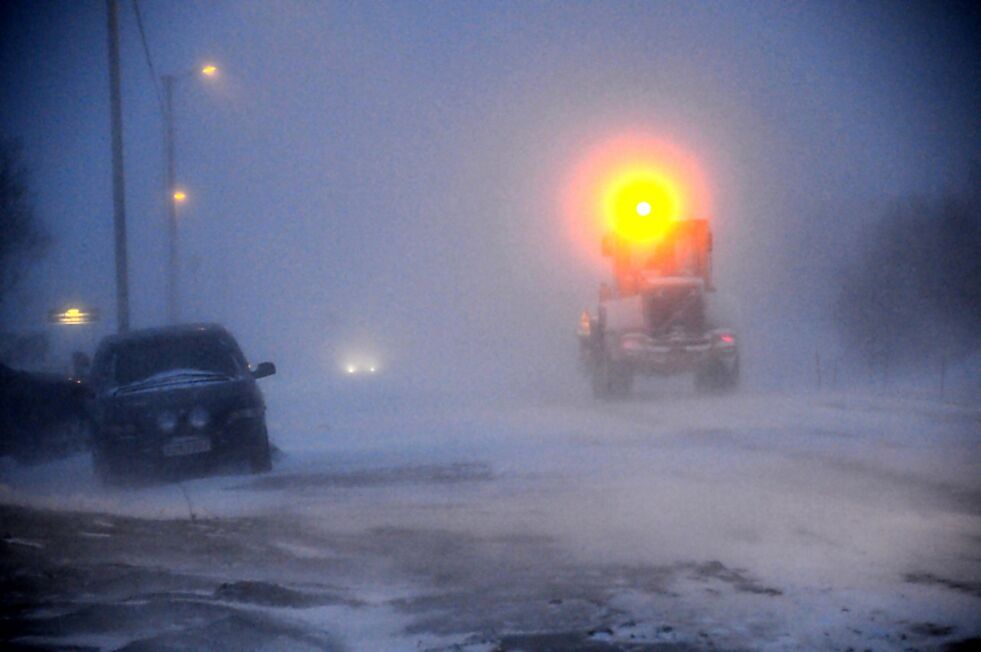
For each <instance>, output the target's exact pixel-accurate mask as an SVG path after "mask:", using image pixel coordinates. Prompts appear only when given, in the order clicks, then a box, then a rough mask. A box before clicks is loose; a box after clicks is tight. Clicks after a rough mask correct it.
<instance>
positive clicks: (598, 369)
mask: <svg viewBox="0 0 981 652" xmlns="http://www.w3.org/2000/svg"><path fill="white" fill-rule="evenodd" d="M612 366H613V365H612V363H611V362H610V358H609V357H607V356H606V355H605V354H603V355H601V356H600V358H599V360H597V361H596V362H595V363H594V364H593V373H592V376H591V380H592V385H593V396H594V397H595V398H599V399H607V398H610V397H611V396H612V395H613V374H612Z"/></svg>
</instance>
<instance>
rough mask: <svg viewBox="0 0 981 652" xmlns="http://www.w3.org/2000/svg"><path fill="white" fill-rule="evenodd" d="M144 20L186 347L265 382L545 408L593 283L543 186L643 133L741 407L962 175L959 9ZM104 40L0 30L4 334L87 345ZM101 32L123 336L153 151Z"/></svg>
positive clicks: (278, 14) (109, 313) (141, 253)
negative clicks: (203, 349) (841, 289)
mask: <svg viewBox="0 0 981 652" xmlns="http://www.w3.org/2000/svg"><path fill="white" fill-rule="evenodd" d="M141 9H142V12H143V14H144V16H143V18H144V23H145V28H146V36H147V43H148V47H149V50H150V53H151V56H152V61H153V64H154V66H155V70H156V72H157V74H165V73H166V74H173V73H177V72H183V71H185V70H189V69H191V68H193V67H195V66H197V65H200V64H201V63H203V62H214V63H215V64H216V65H218V66H219V67H220V74H219V75H218V77H217V78H216V79H213V80H204V79H196V78H187V79H182V80H180V81H179V82H178V83H177V85H176V90H175V107H176V108H175V115H176V133H177V157H176V160H177V177H178V181H179V184H180V185H181V187H182V188H186V189H187V192H188V195H189V200H188V201H187V202H186V204H184V205H182V206H181V207H180V210H179V223H180V227H179V228H180V259H181V277H180V296H181V317H182V319H185V320H204V321H221V322H223V323H225V324H226V325H228V326H229V328H231V329H232V331H233V332H234V333H236V334H237V335H238V336H239V337H240V339H242V340H243V346H244V348H245V349H246V351H247V353H248V354H249V355H250V356H251V357H254V358H255V359H266V358H271V359H275V360H276V361H277V362H278V363H279V364H280V365H281V368H282V369H283V373H285V374H288V375H296V374H303V375H313V376H316V375H318V374H321V373H326V372H327V371H330V372H333V371H334V370H335V365H336V361H334V360H333V359H331V357H330V356H331V355H332V352H333V351H336V350H337V349H338V348H341V349H343V348H344V347H354V348H358V347H369V348H377V349H379V351H381V352H383V353H379V355H383V356H384V357H385V358H386V360H387V361H390V364H389V365H388V367H389V370H390V371H395V370H398V371H399V372H400V373H401V374H404V376H405V377H411V378H412V382H414V383H418V382H421V381H423V380H425V381H426V382H427V383H433V384H435V385H437V386H459V385H460V384H461V383H463V384H466V385H468V386H470V385H480V384H482V383H488V382H490V383H493V384H495V385H500V384H502V383H506V384H508V385H509V386H514V384H515V383H516V382H517V383H519V384H526V385H531V386H538V387H540V386H548V385H549V384H551V383H560V382H565V381H566V380H567V379H568V378H569V377H570V376H571V375H572V374H573V373H574V366H573V364H574V357H573V352H574V338H573V337H572V334H573V329H574V326H575V319H576V316H577V315H578V313H579V311H580V310H582V309H583V308H585V307H588V306H591V305H594V303H595V293H596V287H597V285H598V283H599V281H600V280H601V279H604V278H606V277H607V276H608V274H609V272H608V270H606V269H604V268H602V267H599V266H597V265H596V264H595V260H596V258H595V256H593V257H592V258H589V257H586V256H583V255H582V252H581V251H577V250H576V247H575V246H574V245H573V243H572V242H571V240H570V238H569V234H568V232H567V231H568V228H567V224H566V221H565V219H564V217H563V215H562V212H561V207H560V201H561V193H562V192H563V187H564V186H563V184H566V183H568V179H569V175H570V173H571V171H572V169H573V168H574V167H575V165H576V164H577V163H578V162H579V161H580V160H581V159H582V157H583V156H584V155H585V152H587V151H588V150H589V149H590V148H592V147H596V146H597V145H598V144H601V143H602V142H604V141H606V140H609V139H611V138H615V137H620V136H623V135H625V134H637V133H640V134H650V135H654V136H656V137H660V138H666V139H668V140H669V141H670V142H672V143H675V144H677V145H678V146H680V147H682V148H684V149H685V150H686V151H688V152H690V153H691V154H692V155H693V156H694V157H695V158H696V159H697V160H698V161H699V163H700V166H701V168H702V169H703V173H704V175H705V177H706V180H707V184H708V187H709V192H710V194H711V206H712V210H711V213H712V214H711V215H710V218H711V220H712V223H713V228H714V230H715V234H716V261H715V263H716V279H717V284H718V286H719V287H720V292H722V293H726V294H728V295H729V296H731V297H733V298H734V299H735V300H736V301H737V302H738V303H739V305H740V320H741V322H742V323H740V324H739V327H740V330H741V332H742V333H743V337H744V338H745V342H746V349H747V351H750V352H751V354H750V355H747V356H746V365H747V367H748V368H749V369H750V376H751V377H752V378H754V379H755V380H756V381H757V382H761V383H773V382H784V381H786V380H790V379H793V380H800V378H802V377H804V376H805V375H806V374H808V373H809V369H807V365H808V364H809V362H808V361H809V360H810V359H811V358H812V357H813V351H814V350H815V349H818V348H824V349H829V348H833V347H836V346H837V340H836V333H835V330H834V328H833V326H834V324H833V323H832V319H831V311H830V308H829V306H830V305H831V304H832V302H833V299H834V292H835V289H836V286H835V283H834V282H833V280H832V279H833V278H834V272H835V269H836V264H837V263H838V262H839V261H840V259H841V258H842V256H843V255H844V254H845V253H846V252H847V251H849V250H850V249H853V248H854V247H856V246H861V243H860V242H856V241H855V239H856V238H855V234H857V233H859V226H860V225H861V224H863V223H864V222H867V221H868V220H870V219H871V218H872V217H874V216H875V214H876V211H877V210H881V208H882V207H883V206H885V205H888V202H890V201H893V200H895V199H897V198H904V197H908V196H911V195H914V196H916V195H920V196H938V195H940V194H941V193H943V192H945V191H947V190H949V189H951V188H954V187H957V186H958V185H959V184H963V183H964V182H965V181H966V171H967V168H968V163H969V162H970V160H971V158H972V157H973V156H976V155H977V152H978V151H979V150H978V145H979V142H978V139H979V136H978V134H979V130H978V128H977V127H978V115H979V111H978V107H979V104H978V80H977V65H976V63H977V58H976V54H977V50H976V43H975V40H974V38H973V37H974V36H975V33H974V32H973V26H974V25H975V24H976V23H974V22H972V21H971V16H970V14H964V13H963V12H960V11H959V9H958V5H950V6H944V7H941V8H914V9H912V10H909V9H907V8H901V7H898V6H894V5H890V4H870V5H866V6H855V5H850V4H831V5H816V4H815V5H809V4H801V5H793V6H785V5H780V4H768V3H759V4H750V3H733V4H726V5H702V6H690V5H688V4H685V3H679V4H669V3H664V4H658V5H654V6H651V5H648V4H646V3H639V4H632V3H617V4H613V5H608V4H600V3H596V4H575V5H571V6H570V5H563V4H558V3H556V4H550V3H545V4H535V5H525V4H519V3H505V4H500V5H483V4H478V3H473V4H459V3H445V4H441V3H433V4H429V5H422V6H420V5H416V4H411V3H393V4H384V3H357V4H353V5H349V4H335V3H312V2H311V3H307V2H291V3H263V2H229V3H205V2H202V3H194V2H188V3H167V2H144V3H142V4H141ZM104 10H105V8H104V7H103V6H102V4H101V3H98V2H89V3H63V4H59V3H54V4H45V5H36V4H34V3H22V4H18V3H13V4H8V5H7V7H6V9H4V12H3V34H4V38H3V44H2V46H0V48H2V49H0V57H2V59H0V74H2V77H0V87H2V89H3V90H2V92H3V102H2V109H0V124H2V125H3V132H4V134H5V136H7V137H16V138H18V139H19V140H20V141H21V143H22V145H23V149H24V152H25V154H26V158H27V163H28V165H29V168H30V172H31V175H32V179H31V181H32V185H33V190H34V194H35V197H36V201H37V206H38V209H39V213H40V215H41V216H42V217H43V220H44V222H45V223H46V224H47V226H48V227H49V230H50V231H51V233H52V235H53V237H54V242H55V244H54V248H53V249H52V250H51V251H50V253H49V255H48V256H47V257H45V258H44V259H43V261H41V262H40V263H39V264H38V265H36V266H35V268H34V269H33V272H32V276H31V278H30V282H29V283H27V284H25V286H24V287H23V288H22V292H21V295H20V296H19V297H18V300H15V301H13V302H11V301H8V302H6V313H7V319H8V320H11V319H12V320H14V321H15V322H16V323H18V324H19V325H20V328H36V327H38V325H39V322H40V321H41V319H43V316H44V315H45V314H46V313H47V311H48V310H50V309H52V308H58V307H61V306H63V305H66V304H68V303H70V302H72V301H81V302H83V303H85V304H86V305H89V306H93V307H97V308H99V309H101V310H102V312H103V315H104V319H103V320H102V322H101V323H100V324H99V326H98V328H101V329H102V330H104V331H110V330H111V329H112V328H113V325H114V321H115V320H114V318H113V310H114V308H113V303H114V294H113V288H114V285H113V267H112V248H111V246H112V219H111V216H112V207H111V192H110V181H111V177H110V170H109V146H108V124H109V123H108V82H107V73H106V52H105V25H104ZM121 15H122V18H121V39H122V63H123V66H122V70H123V80H122V88H123V111H124V116H123V117H124V129H125V131H124V143H125V165H126V183H127V197H126V198H127V213H128V229H129V247H130V256H129V269H130V275H131V287H132V292H131V294H132V298H131V301H132V320H133V322H134V325H136V326H150V325H156V324H159V323H162V322H163V321H164V319H165V307H164V304H165V302H164V281H165V253H166V252H165V243H166V238H165V234H166V231H165V211H164V201H165V199H164V182H163V163H162V160H163V158H162V157H163V155H162V122H161V116H160V111H159V106H158V100H157V97H158V96H157V94H156V90H155V85H154V79H153V77H152V76H151V74H150V72H149V70H148V67H147V64H146V62H145V59H144V53H143V50H142V45H141V42H140V40H139V31H138V29H137V24H136V22H135V18H134V13H133V10H132V7H128V6H124V7H123V10H122V14H121ZM595 246H596V247H597V248H598V246H599V245H598V242H597V243H596V245H595ZM803 349H810V350H806V351H805V350H803ZM805 369H807V370H806V371H805ZM778 377H779V379H778V380H776V381H775V380H774V379H775V378H778Z"/></svg>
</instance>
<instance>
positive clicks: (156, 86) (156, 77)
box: [133, 0, 164, 113]
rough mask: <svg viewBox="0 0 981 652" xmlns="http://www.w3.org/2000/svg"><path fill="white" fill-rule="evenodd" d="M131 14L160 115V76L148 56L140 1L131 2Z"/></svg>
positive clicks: (162, 104)
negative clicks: (133, 17)
mask: <svg viewBox="0 0 981 652" xmlns="http://www.w3.org/2000/svg"><path fill="white" fill-rule="evenodd" d="M133 12H134V13H135V14H136V26H137V27H138V28H139V30H140V41H141V42H142V43H143V55H144V57H145V58H146V66H147V68H149V69H150V79H151V80H152V82H153V90H154V92H155V93H156V94H157V105H158V106H159V107H160V113H163V112H164V102H163V95H162V94H161V92H160V85H159V81H160V76H159V75H157V69H156V67H154V65H153V57H152V56H150V47H149V46H148V45H147V41H146V31H145V30H144V29H143V15H142V14H141V13H140V0H133Z"/></svg>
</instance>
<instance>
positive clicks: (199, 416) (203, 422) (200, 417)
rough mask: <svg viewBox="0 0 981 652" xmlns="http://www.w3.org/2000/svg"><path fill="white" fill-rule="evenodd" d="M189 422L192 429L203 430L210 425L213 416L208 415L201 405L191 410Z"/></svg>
mask: <svg viewBox="0 0 981 652" xmlns="http://www.w3.org/2000/svg"><path fill="white" fill-rule="evenodd" d="M187 420H188V421H189V422H190V424H191V427H192V428H197V429H198V430H201V429H202V428H204V427H206V426H207V425H208V422H209V421H211V415H210V414H208V411H207V410H205V409H204V408H203V407H201V406H200V405H199V406H198V407H196V408H194V409H193V410H191V414H189V415H188V417H187Z"/></svg>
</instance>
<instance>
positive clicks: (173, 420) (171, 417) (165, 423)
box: [157, 410, 177, 432]
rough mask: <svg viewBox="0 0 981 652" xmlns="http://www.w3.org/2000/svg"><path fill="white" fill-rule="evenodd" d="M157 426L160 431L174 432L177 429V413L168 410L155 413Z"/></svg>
mask: <svg viewBox="0 0 981 652" xmlns="http://www.w3.org/2000/svg"><path fill="white" fill-rule="evenodd" d="M157 427H158V428H160V432H174V430H176V429H177V415H176V414H174V413H173V412H170V411H169V410H168V411H166V412H161V413H160V414H158V415H157Z"/></svg>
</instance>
